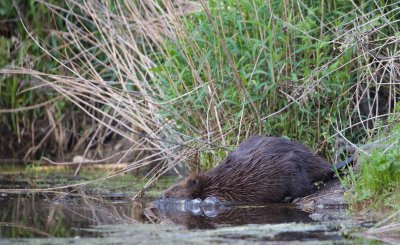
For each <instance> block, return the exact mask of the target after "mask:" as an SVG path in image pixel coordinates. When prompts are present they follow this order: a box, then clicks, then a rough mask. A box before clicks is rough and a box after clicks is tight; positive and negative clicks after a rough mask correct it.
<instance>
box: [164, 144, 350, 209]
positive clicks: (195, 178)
mask: <svg viewBox="0 0 400 245" xmlns="http://www.w3.org/2000/svg"><path fill="white" fill-rule="evenodd" d="M346 163H347V162H346ZM342 165H343V164H342ZM344 165H345V164H344ZM333 173H334V171H333V170H332V168H331V165H330V164H329V163H328V162H327V161H326V160H324V159H323V158H321V157H319V156H317V155H315V154H314V153H313V152H311V151H310V150H309V149H308V148H306V147H305V146H303V145H301V144H299V143H297V142H294V141H289V140H286V139H284V138H277V137H265V136H252V137H250V138H249V139H248V140H246V141H245V142H243V143H241V144H240V145H239V146H238V148H237V149H236V150H235V151H233V152H231V153H229V154H228V156H227V157H226V158H225V159H224V161H223V162H221V163H220V164H219V165H218V166H216V167H215V168H213V169H211V170H209V171H207V172H205V173H198V174H194V175H191V176H189V177H187V178H186V179H184V180H182V181H181V182H180V183H178V184H177V185H175V186H172V187H170V188H168V189H167V190H165V191H164V192H163V194H162V196H163V197H164V198H178V197H180V198H191V199H194V198H201V199H203V200H204V199H205V198H207V197H210V196H214V197H216V198H218V199H219V200H220V201H231V202H241V203H245V202H251V203H274V202H282V201H283V200H284V199H285V197H290V198H297V197H303V196H306V195H309V194H311V193H312V192H313V191H314V190H315V186H314V185H313V183H314V182H316V181H320V180H325V179H328V178H329V177H332V176H333Z"/></svg>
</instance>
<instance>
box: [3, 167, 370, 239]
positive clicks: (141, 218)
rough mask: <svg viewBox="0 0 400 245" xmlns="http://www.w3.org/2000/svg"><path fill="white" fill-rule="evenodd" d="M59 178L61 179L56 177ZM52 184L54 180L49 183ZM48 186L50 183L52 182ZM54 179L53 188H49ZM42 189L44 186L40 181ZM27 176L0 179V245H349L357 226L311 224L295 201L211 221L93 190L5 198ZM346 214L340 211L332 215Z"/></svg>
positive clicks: (28, 183) (230, 210) (231, 210)
mask: <svg viewBox="0 0 400 245" xmlns="http://www.w3.org/2000/svg"><path fill="white" fill-rule="evenodd" d="M55 179H60V178H55ZM52 181H53V182H54V181H55V180H54V178H52ZM50 182H51V181H50ZM53 182H52V184H54V183H53ZM41 184H42V185H44V186H46V185H47V184H49V183H48V182H46V181H45V180H42V183H41ZM32 185H37V183H32V179H26V178H16V176H14V175H7V176H5V175H2V176H1V178H0V189H3V191H2V192H0V217H1V218H0V242H1V243H0V244H8V243H11V244H38V243H39V244H41V243H49V244H65V243H72V244H75V243H76V244H86V243H87V244H117V243H118V244H158V243H161V242H162V243H165V244H170V243H171V244H177V243H203V244H208V243H232V242H234V243H248V242H253V243H263V242H272V241H275V242H282V244H284V242H287V241H291V242H296V243H304V244H309V243H321V244H326V243H327V242H329V243H346V242H348V241H352V242H357V243H358V242H362V243H364V242H365V241H367V240H363V239H362V238H361V240H354V238H350V237H349V236H347V235H345V234H347V233H348V232H349V231H350V230H354V229H357V228H361V227H362V223H354V222H350V221H346V220H337V219H333V218H329V217H328V218H326V219H325V220H324V221H321V219H318V220H316V219H315V218H313V216H312V215H310V212H307V211H304V210H301V209H299V208H297V207H296V206H295V205H293V204H271V205H265V206H259V205H254V206H251V205H240V206H229V207H223V208H220V209H219V210H218V212H217V213H213V215H212V216H209V215H206V214H204V213H203V212H188V211H185V210H182V209H177V208H168V207H162V208H160V207H159V206H157V202H155V197H148V198H142V199H139V200H138V199H135V201H132V200H131V197H132V193H128V192H117V191H105V190H101V191H93V190H91V189H90V188H89V187H87V188H85V189H78V190H75V189H74V191H72V192H71V193H70V194H68V195H65V194H66V193H68V192H59V193H57V192H51V193H43V192H41V193H28V192H24V191H19V193H18V194H12V193H7V192H5V191H4V190H5V189H17V188H18V189H23V188H28V187H29V188H32V187H33V186H32ZM337 212H345V210H337Z"/></svg>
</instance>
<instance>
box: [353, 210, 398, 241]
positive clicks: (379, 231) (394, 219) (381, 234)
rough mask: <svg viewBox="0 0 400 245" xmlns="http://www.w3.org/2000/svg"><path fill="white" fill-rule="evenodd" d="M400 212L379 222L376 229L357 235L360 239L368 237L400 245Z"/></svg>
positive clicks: (375, 226)
mask: <svg viewBox="0 0 400 245" xmlns="http://www.w3.org/2000/svg"><path fill="white" fill-rule="evenodd" d="M399 218H400V210H399V211H397V212H395V213H393V214H391V215H390V216H388V217H387V218H386V219H384V220H382V221H380V222H378V223H377V224H376V225H374V227H372V228H370V229H368V230H367V231H365V232H362V233H358V234H355V235H356V236H359V237H367V238H369V239H374V240H378V241H383V242H387V243H390V244H399V242H400V222H399Z"/></svg>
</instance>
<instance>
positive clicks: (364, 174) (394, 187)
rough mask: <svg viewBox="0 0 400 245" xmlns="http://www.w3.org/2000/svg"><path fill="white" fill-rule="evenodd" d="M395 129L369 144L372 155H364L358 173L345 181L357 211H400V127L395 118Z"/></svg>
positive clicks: (392, 121) (353, 172) (393, 125)
mask: <svg viewBox="0 0 400 245" xmlns="http://www.w3.org/2000/svg"><path fill="white" fill-rule="evenodd" d="M390 122H391V126H390V127H388V128H384V129H381V130H380V132H379V133H378V134H377V135H376V137H375V138H376V140H375V141H373V142H371V143H369V144H368V145H370V147H371V150H370V151H368V154H369V155H366V154H362V153H361V155H360V158H359V160H358V165H359V166H357V170H350V174H349V175H347V176H346V177H345V179H343V183H344V184H345V186H347V187H348V188H350V190H351V191H350V192H349V193H350V194H351V195H349V199H350V201H351V202H352V203H353V204H354V205H353V207H354V208H366V209H370V208H372V209H373V210H374V211H375V212H378V213H379V212H380V213H384V212H385V211H387V210H391V211H399V210H400V149H399V142H400V123H399V117H398V116H396V117H395V119H394V118H391V120H390Z"/></svg>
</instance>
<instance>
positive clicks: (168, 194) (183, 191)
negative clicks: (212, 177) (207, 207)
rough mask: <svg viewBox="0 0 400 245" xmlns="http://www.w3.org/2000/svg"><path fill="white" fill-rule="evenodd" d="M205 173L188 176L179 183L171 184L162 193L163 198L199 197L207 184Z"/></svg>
mask: <svg viewBox="0 0 400 245" xmlns="http://www.w3.org/2000/svg"><path fill="white" fill-rule="evenodd" d="M207 182H208V181H207V177H206V176H205V175H204V174H195V175H191V176H189V177H187V178H186V179H184V180H182V181H181V182H179V183H178V184H176V185H174V186H171V187H170V188H168V189H167V190H165V191H164V192H163V193H162V197H163V198H179V197H182V198H197V197H198V196H199V194H200V193H201V192H202V191H203V189H204V188H205V187H206V185H207Z"/></svg>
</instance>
